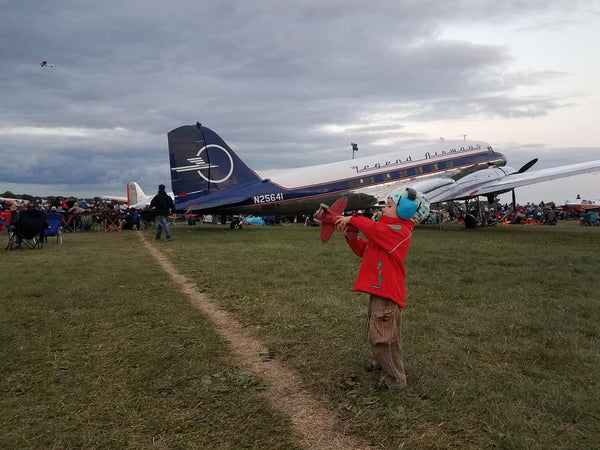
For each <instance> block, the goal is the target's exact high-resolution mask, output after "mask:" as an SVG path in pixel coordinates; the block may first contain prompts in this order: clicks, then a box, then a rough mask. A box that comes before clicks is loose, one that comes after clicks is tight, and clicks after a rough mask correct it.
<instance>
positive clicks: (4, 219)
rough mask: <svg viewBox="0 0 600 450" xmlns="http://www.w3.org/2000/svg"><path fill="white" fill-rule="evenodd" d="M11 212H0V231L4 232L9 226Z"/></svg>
mask: <svg viewBox="0 0 600 450" xmlns="http://www.w3.org/2000/svg"><path fill="white" fill-rule="evenodd" d="M10 219H11V211H0V231H4V230H6V229H7V228H8V226H9V225H10Z"/></svg>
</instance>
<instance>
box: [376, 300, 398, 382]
mask: <svg viewBox="0 0 600 450" xmlns="http://www.w3.org/2000/svg"><path fill="white" fill-rule="evenodd" d="M368 323H369V343H370V345H371V353H372V355H373V360H374V363H375V366H380V367H381V370H382V373H381V381H384V382H385V383H386V384H387V386H388V387H390V388H403V387H405V386H406V376H405V375H404V365H403V364H402V344H401V342H400V341H401V329H402V308H400V306H399V305H398V304H397V303H394V302H393V301H391V300H389V299H387V298H383V297H378V296H376V295H371V300H370V303H369V322H368Z"/></svg>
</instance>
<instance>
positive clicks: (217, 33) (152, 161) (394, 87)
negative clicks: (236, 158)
mask: <svg viewBox="0 0 600 450" xmlns="http://www.w3.org/2000/svg"><path fill="white" fill-rule="evenodd" d="M2 9H3V14H2V15H1V16H0V39H2V42H5V43H7V44H8V45H5V47H4V48H3V67H4V69H3V71H2V72H0V95H1V96H2V108H1V109H0V149H1V150H2V152H3V157H5V159H6V160H7V163H6V164H4V165H3V167H1V168H0V180H3V181H4V182H10V183H19V182H21V183H28V184H29V183H37V184H38V185H40V186H45V187H44V188H42V189H44V190H45V191H46V192H48V193H52V189H53V186H59V185H60V186H63V185H65V184H67V185H68V184H69V183H71V185H72V186H84V187H85V186H89V187H91V186H94V188H99V189H104V188H106V189H115V188H116V186H118V185H121V186H122V187H121V189H122V190H124V186H125V183H127V182H129V181H132V180H138V181H139V180H142V181H144V182H146V183H148V184H151V185H156V184H158V183H160V182H165V181H166V179H167V180H168V177H169V170H168V154H167V143H166V134H167V132H168V131H169V130H171V129H173V128H175V127H178V126H180V125H183V124H187V123H194V122H195V121H196V120H199V121H200V122H203V123H205V124H206V125H207V126H209V127H211V128H213V129H215V130H216V131H217V132H219V134H221V135H222V136H223V137H224V138H225V139H226V140H227V141H228V142H229V143H230V144H231V146H232V147H233V148H234V149H236V151H239V152H240V153H242V154H243V157H244V159H246V160H247V161H248V163H249V164H250V165H252V166H253V167H256V168H257V169H270V168H276V167H290V166H294V165H303V164H307V163H308V162H311V161H312V162H331V161H334V160H339V159H341V158H346V157H349V155H350V151H349V143H350V142H351V141H356V142H359V143H360V149H361V150H360V151H361V152H368V151H373V152H380V151H383V150H386V149H387V150H391V149H393V146H394V145H397V144H398V143H399V142H400V141H407V140H408V141H410V142H412V141H418V140H421V139H423V138H424V137H425V136H423V135H422V134H421V133H419V132H415V131H414V130H411V125H412V124H415V123H419V124H428V123H432V122H435V121H439V120H465V119H467V118H470V117H484V118H488V119H489V120H494V118H497V117H503V118H543V117H547V116H548V115H551V114H552V112H553V111H556V110H560V109H562V108H565V107H568V106H569V107H570V106H573V105H575V104H576V103H577V102H578V100H577V99H575V98H574V97H572V96H571V93H570V92H565V91H556V92H552V91H545V92H542V91H538V90H535V88H536V87H539V86H540V85H543V86H545V85H546V84H545V83H549V82H560V81H561V80H564V79H565V78H567V74H568V71H566V70H564V71H561V70H556V69H554V68H552V69H551V68H547V67H543V66H537V67H531V68H526V69H524V68H522V67H518V68H517V67H515V66H514V63H515V59H516V57H517V55H516V53H515V52H517V51H518V47H516V46H515V42H516V41H515V39H516V38H517V37H518V33H519V32H520V31H519V29H521V30H527V32H531V29H532V26H533V25H535V23H537V22H538V21H539V22H540V23H541V22H542V21H543V22H544V23H545V24H547V26H550V25H552V26H557V27H559V26H560V27H563V29H564V27H570V26H571V24H572V23H573V22H576V21H577V20H579V19H580V16H579V14H580V13H579V11H578V7H577V6H574V5H573V4H572V2H566V1H551V2H548V1H542V0H538V1H516V0H515V1H505V2H497V1H491V0H490V1H481V2H470V1H455V2H450V3H444V2H439V1H434V0H425V1H418V2H417V1H398V2H389V1H383V0H376V1H374V2H369V3H365V2H362V1H358V0H351V1H341V0H333V1H328V2H322V1H317V0H298V1H295V2H293V3H289V2H280V1H276V0H265V1H262V2H258V3H257V2H233V1H227V0H225V1H216V0H214V1H212V0H206V1H202V2H197V1H192V0H175V1H173V2H168V3H165V2H158V1H150V2H149V1H142V0H132V1H129V2H117V1H115V0H106V1H104V2H91V3H90V2H87V3H78V2H71V1H65V0H57V1H55V2H51V3H39V4H34V3H31V2H5V3H4V4H3V8H2ZM486 23H489V24H512V23H514V24H515V31H514V33H515V34H514V35H512V36H503V37H500V38H498V39H497V40H494V41H491V40H482V41H478V40H476V39H471V40H469V39H449V38H446V37H444V30H445V29H446V28H448V27H449V26H461V27H472V26H475V25H478V26H480V25H481V24H486ZM42 59H46V60H48V61H49V62H50V63H52V64H54V65H55V67H54V68H41V67H40V66H39V61H40V60H42ZM523 92H529V93H528V94H527V95H523ZM103 186H104V187H103ZM99 193H100V194H101V193H103V192H99Z"/></svg>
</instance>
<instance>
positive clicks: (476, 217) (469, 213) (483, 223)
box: [465, 197, 498, 228]
mask: <svg viewBox="0 0 600 450" xmlns="http://www.w3.org/2000/svg"><path fill="white" fill-rule="evenodd" d="M465 211H466V213H465V227H466V228H483V227H491V226H495V225H496V223H497V222H498V221H497V220H495V219H493V220H491V216H490V218H487V217H485V216H486V214H485V213H484V211H483V207H482V205H481V202H480V201H479V197H477V198H475V204H472V203H469V199H467V200H465Z"/></svg>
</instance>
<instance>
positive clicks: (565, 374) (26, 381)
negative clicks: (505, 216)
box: [0, 222, 600, 448]
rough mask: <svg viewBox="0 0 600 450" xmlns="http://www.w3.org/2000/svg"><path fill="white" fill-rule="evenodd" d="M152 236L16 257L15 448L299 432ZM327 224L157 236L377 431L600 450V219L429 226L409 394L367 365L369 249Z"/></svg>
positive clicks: (412, 286)
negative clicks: (158, 254)
mask: <svg viewBox="0 0 600 450" xmlns="http://www.w3.org/2000/svg"><path fill="white" fill-rule="evenodd" d="M144 233H145V235H146V237H147V238H149V237H151V231H146V232H144ZM134 234H135V232H123V233H121V234H117V233H108V234H106V233H76V234H74V235H73V234H71V235H66V237H65V244H64V245H63V247H62V248H59V247H57V246H55V245H54V246H48V247H47V248H45V249H43V250H42V251H33V250H22V251H18V252H17V251H13V252H5V253H4V255H3V258H2V263H1V264H2V271H1V272H0V280H1V281H2V286H3V293H2V310H3V311H5V312H6V313H5V314H3V317H2V318H0V327H1V328H0V336H1V339H2V342H1V343H2V346H1V351H2V366H1V367H2V369H1V374H2V380H1V381H0V392H1V393H2V397H1V399H0V408H1V410H0V446H1V447H23V446H25V447H27V446H30V447H52V446H56V447H81V446H89V447H102V446H104V447H114V446H116V447H122V446H137V447H146V446H148V445H151V444H152V443H153V442H156V443H158V444H159V445H163V446H168V447H188V446H192V447H193V446H195V447H199V448H206V447H208V448H240V447H246V448H248V447H264V448H293V447H294V445H298V441H295V440H294V436H293V433H292V432H291V431H290V426H289V423H288V422H287V420H286V419H285V418H282V417H281V416H280V415H279V414H278V413H277V412H276V411H273V410H272V409H271V408H269V406H268V405H267V404H266V403H265V402H264V401H263V400H262V398H261V397H260V395H259V391H260V389H261V388H263V387H264V386H263V385H262V384H261V382H260V380H256V379H254V378H253V377H252V376H251V375H250V374H247V373H245V372H244V368H241V367H236V366H235V365H234V364H233V363H232V362H231V359H230V358H228V355H227V351H226V348H225V346H224V344H223V343H222V342H220V341H219V339H218V338H217V337H216V334H215V333H214V332H213V331H212V329H211V328H210V326H209V325H208V324H207V322H206V320H205V319H204V317H203V316H202V315H201V314H200V313H199V312H197V311H196V310H195V309H194V308H193V307H192V306H191V305H190V304H189V303H188V302H187V300H186V299H185V298H183V296H182V295H181V294H179V293H178V292H177V291H176V288H175V287H174V286H173V285H172V284H171V282H170V280H169V279H168V278H167V276H166V275H165V274H164V273H162V272H161V271H160V269H159V267H158V265H157V264H156V263H155V262H154V261H153V260H152V259H151V258H150V256H149V255H148V254H147V253H146V252H145V251H144V248H143V246H142V245H141V244H140V242H139V240H138V239H137V237H136V236H135V235H134ZM318 234H319V230H318V229H315V228H304V227H303V226H300V225H298V226H291V227H248V228H245V229H244V230H242V231H233V230H229V228H226V227H221V226H209V225H199V226H196V227H195V228H192V227H187V226H183V225H182V226H180V225H178V226H177V227H174V228H173V235H174V238H175V239H174V241H173V242H170V243H166V242H157V243H153V245H157V246H159V247H160V248H161V249H162V250H163V251H164V253H165V254H166V255H167V256H168V257H169V259H170V260H171V261H172V262H173V263H174V264H175V265H176V266H177V268H178V270H180V271H181V272H182V273H184V274H185V275H187V276H188V277H190V278H191V279H192V280H193V281H194V282H195V283H197V285H198V286H199V289H200V290H202V291H205V292H207V293H209V294H210V295H211V297H212V298H213V299H215V300H216V301H217V302H218V303H219V304H221V305H222V306H223V307H224V308H226V309H227V310H229V311H230V312H232V313H233V314H234V315H235V317H236V318H237V320H239V321H240V322H242V323H244V324H246V325H247V326H248V327H250V328H251V329H252V330H253V331H254V333H255V335H256V336H257V337H258V338H259V339H261V340H262V341H263V342H264V343H265V345H266V346H267V347H268V348H269V350H270V352H271V353H272V354H273V355H274V357H275V358H276V359H277V360H279V361H281V362H282V363H283V364H284V365H285V366H287V367H289V368H292V369H294V370H296V371H297V372H298V373H299V375H300V376H301V377H302V379H303V381H304V382H305V384H306V386H308V388H309V389H310V391H311V392H312V393H313V395H314V396H315V397H316V398H318V399H320V400H321V401H322V402H323V403H324V405H325V406H327V407H328V408H329V409H330V410H332V411H334V412H335V413H336V414H337V415H338V416H339V417H341V419H342V422H343V425H344V429H345V430H346V431H347V432H349V433H352V434H355V435H357V436H360V437H363V438H364V439H365V440H367V441H368V442H371V443H372V444H374V445H377V446H380V447H381V448H398V447H400V446H401V445H405V446H406V447H408V448H464V447H470V448H482V447H493V446H495V447H498V448H599V447H600V431H599V427H598V424H599V423H600V381H599V380H600V378H599V377H598V374H600V339H599V336H600V332H599V327H598V323H599V321H600V303H599V301H598V298H599V296H598V286H599V285H600V276H599V275H598V267H599V262H600V229H598V228H595V229H590V228H582V227H580V226H578V225H577V224H576V223H575V222H568V223H565V222H561V223H559V225H557V226H556V227H525V226H508V227H503V226H499V227H496V228H491V229H486V230H465V229H463V228H460V227H453V226H447V227H442V228H441V229H440V228H439V227H437V226H435V227H423V226H422V227H418V228H417V229H416V231H415V233H414V236H413V242H412V246H411V250H410V252H409V256H408V258H407V261H406V265H407V271H408V279H407V285H408V298H407V301H406V308H405V310H404V314H403V322H404V326H403V342H404V360H405V366H406V372H407V377H408V383H409V386H408V388H407V389H405V390H403V391H401V392H390V391H378V390H376V389H374V388H373V385H374V382H375V381H376V379H377V378H376V375H375V374H368V373H364V372H363V371H362V364H363V362H364V361H366V360H367V358H368V351H367V346H366V333H365V315H366V306H367V295H366V294H361V293H354V292H353V291H352V286H353V283H354V279H355V277H356V274H357V271H358V267H359V265H360V260H359V259H358V258H357V257H356V256H354V254H353V253H352V252H351V251H350V249H349V248H348V247H347V246H346V244H345V243H344V242H343V239H341V236H340V235H339V234H335V235H334V236H333V238H332V240H331V241H330V242H329V243H327V244H323V243H321V242H320V240H319V237H318ZM3 239H4V241H0V243H3V244H5V242H6V237H5V236H3ZM230 414H233V417H232V416H230Z"/></svg>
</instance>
